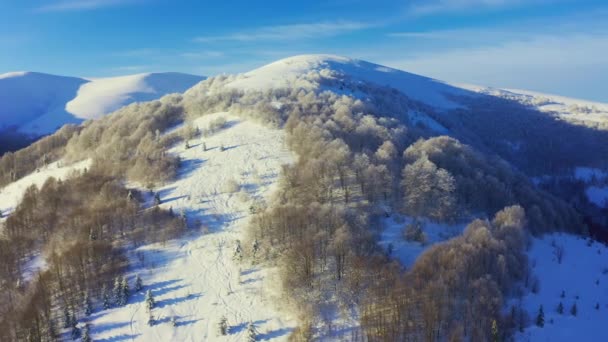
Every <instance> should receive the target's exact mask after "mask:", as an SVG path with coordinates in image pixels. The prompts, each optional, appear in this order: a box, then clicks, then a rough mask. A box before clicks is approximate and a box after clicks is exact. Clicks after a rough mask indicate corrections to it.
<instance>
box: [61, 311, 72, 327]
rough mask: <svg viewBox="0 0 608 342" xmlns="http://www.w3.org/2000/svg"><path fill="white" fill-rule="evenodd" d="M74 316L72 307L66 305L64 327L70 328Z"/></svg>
mask: <svg viewBox="0 0 608 342" xmlns="http://www.w3.org/2000/svg"><path fill="white" fill-rule="evenodd" d="M71 317H72V316H71V315H70V309H69V308H68V307H67V306H65V307H64V308H63V327H64V328H69V327H70V324H71V323H72V318H71Z"/></svg>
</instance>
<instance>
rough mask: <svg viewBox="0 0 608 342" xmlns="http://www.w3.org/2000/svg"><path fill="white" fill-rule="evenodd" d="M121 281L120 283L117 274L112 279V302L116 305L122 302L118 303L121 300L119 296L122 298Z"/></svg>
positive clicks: (120, 280)
mask: <svg viewBox="0 0 608 342" xmlns="http://www.w3.org/2000/svg"><path fill="white" fill-rule="evenodd" d="M121 283H122V279H121V277H120V276H118V277H116V279H114V290H113V295H114V303H115V304H116V305H117V306H120V305H122V304H120V303H121V302H122V300H121V298H122V288H121Z"/></svg>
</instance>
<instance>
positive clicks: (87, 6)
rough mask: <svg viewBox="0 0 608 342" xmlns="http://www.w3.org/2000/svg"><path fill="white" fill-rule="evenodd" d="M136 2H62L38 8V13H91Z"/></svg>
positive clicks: (84, 0)
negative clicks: (91, 11)
mask: <svg viewBox="0 0 608 342" xmlns="http://www.w3.org/2000/svg"><path fill="white" fill-rule="evenodd" d="M134 2H136V1H134V0H62V1H56V2H53V3H51V4H48V5H44V6H41V7H38V8H36V11H38V12H70V11H90V10H96V9H100V8H105V7H114V6H120V5H127V4H132V3H134Z"/></svg>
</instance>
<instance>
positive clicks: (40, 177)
mask: <svg viewBox="0 0 608 342" xmlns="http://www.w3.org/2000/svg"><path fill="white" fill-rule="evenodd" d="M90 164H91V160H90V159H87V160H83V161H80V162H78V163H74V164H71V165H67V166H63V165H62V162H61V161H58V162H54V163H51V164H49V165H48V166H46V167H43V168H40V170H39V171H36V172H33V173H31V174H29V175H27V176H25V177H23V178H21V179H19V180H17V181H16V182H13V183H11V184H9V185H7V186H5V187H4V188H1V189H0V211H1V212H2V213H3V216H6V214H7V213H10V212H12V211H13V210H14V209H15V207H16V206H17V205H18V204H19V202H20V201H21V198H23V194H24V193H25V190H27V188H29V187H30V186H32V185H36V186H37V187H38V188H40V187H41V186H42V185H43V184H44V182H46V180H47V179H49V178H51V177H54V178H57V179H66V177H69V175H70V173H71V172H73V171H75V170H83V169H85V168H87V167H89V166H90Z"/></svg>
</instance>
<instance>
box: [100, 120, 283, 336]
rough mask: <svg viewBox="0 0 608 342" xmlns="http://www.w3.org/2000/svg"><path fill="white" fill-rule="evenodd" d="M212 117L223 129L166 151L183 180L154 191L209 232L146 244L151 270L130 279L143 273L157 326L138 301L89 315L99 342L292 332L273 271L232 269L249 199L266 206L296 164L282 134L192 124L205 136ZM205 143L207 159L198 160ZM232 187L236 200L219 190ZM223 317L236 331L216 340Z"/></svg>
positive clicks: (249, 126)
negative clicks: (236, 188)
mask: <svg viewBox="0 0 608 342" xmlns="http://www.w3.org/2000/svg"><path fill="white" fill-rule="evenodd" d="M218 116H223V117H225V118H226V119H227V120H228V128H225V129H223V130H221V131H220V132H218V133H216V134H215V135H213V136H211V137H201V138H197V139H193V140H190V141H189V144H190V146H191V148H189V149H185V144H179V145H178V146H176V147H174V148H173V149H172V150H171V152H172V153H176V154H178V155H179V156H180V157H181V158H182V160H183V167H182V168H181V174H180V176H179V179H178V180H177V181H175V182H173V183H171V184H167V185H166V186H164V187H163V188H161V189H158V191H159V193H160V195H161V199H162V201H163V203H162V204H161V205H162V206H163V207H164V208H172V209H173V211H174V212H176V213H180V212H181V211H182V210H183V211H185V213H186V215H187V217H188V221H189V223H190V225H194V223H195V222H196V220H200V222H201V223H202V225H203V226H205V227H207V228H206V229H208V233H201V232H198V231H197V232H191V233H190V236H189V237H186V238H183V239H178V240H176V241H172V242H170V243H168V244H167V245H166V246H162V245H160V244H156V245H149V246H144V247H141V248H139V249H138V250H137V251H136V252H134V254H136V253H137V252H141V253H143V255H144V260H145V262H146V263H148V267H147V269H141V268H139V269H134V270H133V273H140V274H141V276H142V278H143V280H144V285H145V287H144V290H146V289H151V290H152V293H153V295H154V296H155V300H156V301H157V303H158V307H157V308H155V309H154V310H153V314H154V317H155V318H156V320H157V321H159V323H158V324H156V325H154V326H152V327H149V326H148V325H147V320H148V316H147V313H146V309H145V307H144V305H145V304H144V301H143V299H144V296H143V294H136V295H135V296H134V297H133V298H132V299H131V301H130V303H129V304H128V305H127V306H125V307H121V308H115V309H111V310H109V311H102V312H100V313H96V314H95V315H94V316H93V318H92V320H91V324H92V337H93V338H94V339H95V340H125V339H131V340H137V341H215V340H221V341H244V340H245V336H246V327H247V324H248V323H249V322H253V323H254V324H255V325H256V327H257V330H258V333H259V335H258V338H259V339H260V340H273V341H274V340H277V341H282V340H287V337H288V336H289V333H290V332H291V330H292V329H293V328H294V326H295V321H294V320H293V318H292V317H291V316H290V315H289V313H288V312H286V311H280V310H279V309H281V307H279V306H278V303H281V302H284V300H281V299H278V298H276V296H277V295H278V293H279V292H278V291H277V290H276V284H278V283H279V278H278V275H277V274H276V272H275V270H274V269H273V268H271V267H266V266H264V267H262V266H259V265H257V266H252V265H251V264H250V263H249V262H248V261H244V262H242V263H239V262H238V261H235V260H233V253H234V250H235V246H236V244H237V240H241V241H243V239H244V231H245V228H246V225H247V222H248V218H249V207H250V205H251V203H252V201H251V200H250V199H248V198H257V199H266V200H268V199H269V196H270V195H271V193H272V192H273V190H274V189H275V188H276V180H277V176H278V174H279V171H280V167H281V165H282V164H285V163H290V162H292V160H293V159H292V155H291V154H290V152H288V150H287V149H286V148H285V146H284V132H283V131H281V130H274V129H269V128H265V127H263V126H260V125H258V124H255V123H252V122H249V121H245V120H243V119H240V118H238V117H236V116H232V115H230V114H227V113H217V114H213V115H206V116H204V117H202V118H200V119H198V120H196V125H197V126H198V127H200V128H204V127H206V126H207V125H208V123H209V122H210V121H211V120H213V119H214V118H216V117H218ZM203 142H205V144H206V146H207V148H208V151H203V148H202V143H203ZM222 145H223V146H224V149H225V150H224V151H223V152H222V151H220V146H222ZM231 180H235V181H236V182H238V183H239V184H240V186H241V188H242V189H243V190H242V193H241V192H238V193H226V192H225V191H224V188H225V185H226V183H227V182H229V181H231ZM243 249H245V250H248V249H250V246H248V245H243ZM133 259H134V260H137V257H135V256H134V257H133ZM134 262H135V263H136V264H137V261H134ZM132 278H133V277H131V282H132ZM223 315H225V316H226V318H227V319H228V324H229V325H230V326H231V327H232V328H231V333H230V334H229V335H228V336H225V337H220V336H218V334H217V331H218V323H219V321H220V318H221V317H222V316H223ZM173 316H176V317H177V318H178V326H177V327H173V326H172V325H171V324H170V323H169V322H170V319H171V317H173Z"/></svg>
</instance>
